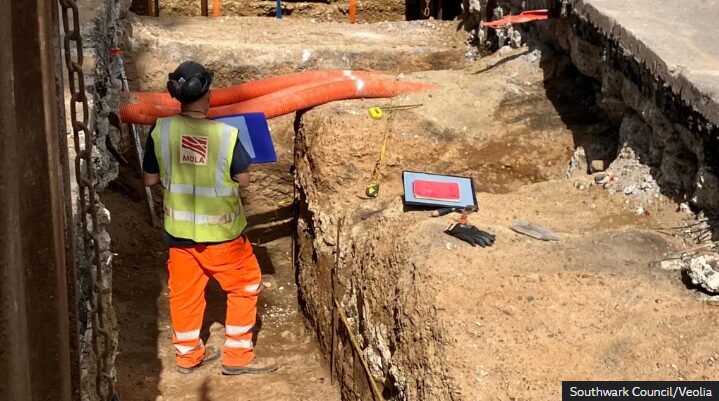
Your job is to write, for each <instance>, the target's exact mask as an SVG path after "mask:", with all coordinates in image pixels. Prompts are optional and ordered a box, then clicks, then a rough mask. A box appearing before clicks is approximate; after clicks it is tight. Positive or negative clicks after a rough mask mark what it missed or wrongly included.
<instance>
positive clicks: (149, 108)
mask: <svg viewBox="0 0 719 401" xmlns="http://www.w3.org/2000/svg"><path fill="white" fill-rule="evenodd" d="M351 79H352V77H351V76H350V77H338V78H330V79H325V80H319V81H311V82H307V83H304V84H300V85H294V86H290V87H289V88H285V89H283V90H280V91H277V92H275V93H279V94H276V95H275V93H268V94H267V95H264V96H272V95H274V98H281V97H282V96H286V95H287V94H290V93H293V92H296V91H298V90H304V89H308V88H314V87H316V86H320V85H323V84H327V83H333V82H339V81H343V80H351ZM225 106H226V105H225ZM218 107H221V106H218ZM179 113H180V104H179V103H176V104H169V105H164V104H151V103H125V104H121V105H120V117H121V118H122V119H123V121H125V119H126V118H127V117H128V116H132V115H141V114H145V115H150V116H157V117H168V116H174V115H175V114H179Z"/></svg>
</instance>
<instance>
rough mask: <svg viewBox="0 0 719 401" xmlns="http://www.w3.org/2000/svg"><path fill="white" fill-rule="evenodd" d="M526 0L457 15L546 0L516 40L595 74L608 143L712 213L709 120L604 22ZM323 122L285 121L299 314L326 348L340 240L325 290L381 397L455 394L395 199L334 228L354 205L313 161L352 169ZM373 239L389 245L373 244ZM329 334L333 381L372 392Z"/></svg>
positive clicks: (349, 394) (312, 117)
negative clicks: (612, 133) (537, 19)
mask: <svg viewBox="0 0 719 401" xmlns="http://www.w3.org/2000/svg"><path fill="white" fill-rule="evenodd" d="M488 3H494V4H488ZM528 3H529V2H524V1H514V0H510V1H499V2H498V4H497V2H486V1H476V2H475V1H469V2H465V6H466V7H465V10H467V12H468V14H465V16H464V18H463V20H462V24H463V25H464V26H465V27H466V28H468V29H475V30H476V31H475V32H476V34H477V37H478V38H479V39H484V38H485V36H484V35H485V34H486V32H485V33H480V32H479V30H477V28H476V27H477V26H478V25H479V24H478V21H479V20H480V19H482V18H484V15H485V13H486V12H487V9H488V7H494V6H495V5H496V6H498V7H501V8H502V9H503V11H504V13H505V14H507V13H512V14H516V13H518V12H520V11H522V10H523V9H533V8H549V9H550V10H551V12H552V13H553V15H555V16H556V17H557V18H555V19H552V20H550V21H546V22H542V23H537V24H534V25H532V26H529V27H527V28H526V29H521V30H520V31H519V34H520V35H521V36H522V42H524V43H527V44H528V45H529V47H530V49H535V48H539V49H541V50H542V53H543V54H545V56H543V57H545V60H546V61H547V63H546V64H547V68H550V66H554V67H556V65H558V64H562V63H558V62H557V61H556V58H562V57H564V58H565V59H566V61H567V62H571V64H573V65H574V66H575V67H576V68H577V70H579V72H580V73H581V74H583V75H585V76H588V77H591V78H592V79H594V80H595V81H596V84H597V86H598V87H599V88H600V90H599V91H598V93H597V103H598V105H599V106H600V107H601V108H602V110H603V111H604V112H605V113H606V114H607V115H608V116H609V119H610V121H611V123H612V124H614V125H615V127H616V128H617V131H618V137H619V138H618V144H619V145H618V147H619V149H617V154H630V155H631V157H632V158H634V159H636V160H637V161H638V162H639V163H641V164H642V165H645V166H648V167H649V169H650V172H651V175H652V177H653V179H654V180H656V182H657V183H658V185H659V189H660V191H661V192H662V193H663V194H664V195H667V196H669V197H670V198H673V199H675V200H676V201H677V203H680V202H686V203H688V204H690V205H691V207H692V208H693V209H694V210H695V211H702V212H704V213H705V214H709V215H715V214H716V212H717V211H718V210H719V196H718V194H719V191H718V190H719V178H717V176H716V173H715V172H716V171H717V170H716V169H717V167H719V166H717V157H716V149H717V144H716V141H717V139H716V138H717V133H718V132H717V127H716V125H714V124H713V123H711V122H710V121H709V120H707V118H706V117H705V116H704V115H703V114H701V113H699V112H698V111H697V108H696V107H695V105H693V104H691V102H688V101H687V99H686V98H683V97H682V96H680V94H679V93H677V92H676V91H675V90H674V89H672V86H671V85H670V84H669V82H667V81H666V80H665V79H663V78H662V77H661V76H660V74H658V73H657V71H655V70H652V69H651V68H652V66H655V65H656V64H655V63H654V64H653V63H651V62H647V59H646V58H643V57H641V55H640V54H637V53H635V52H632V49H628V48H626V47H625V46H623V45H622V44H621V43H619V41H618V40H617V39H616V38H613V37H612V36H611V35H610V32H607V31H606V29H605V28H606V27H605V28H602V27H600V26H598V25H597V24H595V23H594V22H592V20H590V19H588V18H587V17H586V15H585V14H582V13H580V12H578V10H575V9H573V8H572V6H571V4H570V2H567V1H534V2H531V6H530V5H528ZM480 44H484V42H482V41H480ZM550 58H551V59H552V61H551V62H550ZM551 74H552V73H549V75H551ZM698 100H700V99H698ZM326 122H327V120H326V118H325V119H323V118H322V117H320V116H318V115H317V114H316V113H312V112H310V113H308V114H306V115H299V116H298V119H297V121H296V124H295V126H296V149H295V165H296V185H297V187H298V193H299V199H298V203H299V220H298V227H297V232H296V236H297V237H296V239H297V241H296V243H297V248H296V261H297V266H296V267H297V281H298V286H299V289H300V304H301V306H302V308H303V311H304V313H305V315H306V316H307V318H308V321H309V325H310V326H311V327H312V328H313V329H314V330H315V331H316V333H317V336H318V340H319V343H320V345H321V347H322V349H323V352H325V354H327V355H328V356H329V355H330V354H331V348H332V341H331V339H332V308H331V306H330V305H332V273H331V272H332V267H333V265H334V264H335V261H334V259H335V257H336V256H337V255H336V250H335V246H336V244H337V241H340V246H339V249H340V254H339V262H338V264H337V287H336V289H335V294H334V297H335V299H337V300H338V301H339V302H340V303H341V305H342V308H343V309H344V310H345V311H346V312H347V314H348V316H349V320H350V326H351V328H350V330H352V331H353V332H354V334H355V335H356V336H357V337H358V338H359V343H360V347H361V348H362V353H363V354H364V356H365V357H366V359H367V360H368V362H369V364H370V369H371V371H372V376H373V378H374V380H375V381H376V382H377V383H379V384H380V387H381V388H382V390H383V392H384V396H385V397H386V398H387V399H390V400H435V399H436V400H440V399H441V400H459V399H462V398H461V394H459V393H458V392H457V386H456V383H455V382H454V380H453V378H452V377H449V376H448V374H447V372H446V371H445V369H444V366H443V363H442V361H443V357H442V355H443V348H444V341H445V339H443V337H442V330H441V329H438V328H436V327H433V322H435V321H436V319H435V316H436V313H437V312H436V310H434V309H433V307H432V305H431V302H429V303H428V302H427V299H426V298H423V296H422V294H421V291H420V289H422V288H427V287H426V286H427V285H428V282H429V281H430V280H429V278H428V277H426V276H424V275H423V272H422V271H421V270H418V269H417V268H416V267H415V266H414V265H413V262H412V260H411V258H408V256H407V255H403V253H402V248H403V241H402V240H401V239H399V240H398V239H397V238H396V235H397V234H396V233H398V232H401V227H396V226H394V227H393V224H394V223H392V222H393V218H392V216H393V215H394V214H401V213H402V211H401V204H392V203H390V204H387V205H382V207H383V208H384V210H383V211H382V212H378V213H377V215H376V216H372V217H369V218H370V219H374V222H373V225H372V226H371V227H370V226H368V225H367V224H366V223H363V222H362V221H361V220H363V219H362V218H360V219H359V220H358V219H357V218H355V219H354V220H352V219H348V220H347V221H345V222H344V224H342V231H341V234H340V237H339V238H337V234H336V231H335V230H336V228H337V225H339V224H340V220H339V217H340V216H343V215H345V216H346V215H354V216H355V217H356V216H357V212H356V211H355V210H351V211H349V210H344V209H343V206H342V205H337V204H332V202H331V201H329V200H328V198H329V196H328V194H329V193H331V192H332V191H333V190H336V191H341V190H342V189H341V188H339V187H336V183H334V184H333V182H329V181H323V179H322V177H326V176H327V175H328V172H327V171H326V170H325V171H323V169H327V168H332V169H335V170H336V171H343V173H342V174H344V176H341V178H342V179H338V180H339V181H340V182H342V181H343V179H344V180H345V181H348V182H351V181H352V180H353V179H356V178H357V177H355V175H356V174H357V172H356V171H353V169H352V166H351V165H349V164H348V163H347V162H346V161H343V160H341V158H339V157H337V156H334V155H330V154H326V153H323V151H322V149H326V148H327V147H328V146H327V145H326V144H322V143H321V142H323V141H337V142H342V141H343V139H341V138H337V135H338V134H337V133H336V132H335V133H328V132H325V128H323V124H325V123H326ZM355 134H357V133H355ZM356 147H357V148H359V149H354V151H355V154H363V153H362V152H363V151H362V146H361V145H356ZM622 151H625V152H622ZM328 166H329V167H328ZM333 185H334V186H335V187H333ZM368 232H369V234H367V233H368ZM377 244H392V246H391V247H389V248H384V249H383V248H378V247H377ZM337 333H338V334H337V336H338V338H339V341H338V343H339V345H338V346H337V348H336V349H335V350H334V352H335V361H336V367H335V371H334V373H335V374H336V375H337V376H338V377H339V380H340V383H341V385H342V395H343V399H344V400H360V399H371V393H370V389H369V386H368V384H367V381H366V379H365V378H364V373H363V371H362V367H361V364H360V362H359V361H358V358H357V354H356V353H354V352H353V351H352V349H351V347H352V345H351V343H350V341H349V338H348V335H347V330H346V329H345V328H343V327H342V325H341V324H339V328H338V329H337Z"/></svg>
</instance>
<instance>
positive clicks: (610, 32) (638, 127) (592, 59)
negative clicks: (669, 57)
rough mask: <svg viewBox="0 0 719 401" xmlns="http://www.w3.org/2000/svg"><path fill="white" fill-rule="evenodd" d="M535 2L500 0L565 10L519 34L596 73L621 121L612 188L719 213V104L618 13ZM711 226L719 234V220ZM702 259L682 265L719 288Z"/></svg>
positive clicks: (514, 7) (615, 119)
mask: <svg viewBox="0 0 719 401" xmlns="http://www.w3.org/2000/svg"><path fill="white" fill-rule="evenodd" d="M533 3H537V4H532V5H531V6H530V5H529V4H528V2H526V1H519V0H500V1H498V5H499V7H500V8H501V9H502V10H503V12H504V13H505V15H506V14H507V13H511V14H517V13H519V12H521V11H523V10H528V9H533V8H548V9H550V10H551V11H552V12H553V13H554V15H557V16H559V17H560V18H554V19H552V20H550V21H547V22H540V23H536V24H531V25H527V26H523V27H521V28H520V30H521V36H522V38H521V39H520V40H519V41H520V42H522V43H524V44H528V45H529V47H530V48H543V49H546V48H547V46H548V45H549V46H550V47H551V48H552V50H553V51H558V52H560V53H562V54H564V55H566V56H567V57H568V58H569V60H570V61H571V63H572V64H573V65H574V66H575V67H576V68H577V69H578V70H579V72H581V73H582V74H584V75H586V76H589V77H591V78H593V79H595V80H596V81H597V83H598V85H599V87H600V88H601V89H600V93H599V94H598V99H597V103H598V104H599V105H600V107H601V108H602V110H603V111H604V112H605V113H606V114H607V115H608V117H609V119H610V121H611V122H612V123H613V124H615V126H616V130H617V132H618V137H619V141H618V142H619V146H618V149H616V154H617V158H616V159H615V160H614V161H613V162H612V163H611V164H609V166H608V167H607V170H608V171H611V174H612V175H613V176H616V178H617V180H616V182H612V183H609V184H608V185H606V187H607V188H608V190H609V191H616V192H623V193H624V194H625V195H628V196H630V197H631V198H632V199H633V201H634V203H635V204H636V206H637V210H644V208H643V206H646V204H645V203H646V202H647V201H649V200H651V198H652V197H657V196H659V193H661V194H664V195H666V196H668V197H670V198H673V199H675V200H677V202H678V203H680V207H679V209H680V210H681V211H685V212H691V211H693V212H695V213H698V216H699V217H710V218H712V217H715V216H716V215H717V214H719V175H718V174H717V172H719V157H717V149H719V146H717V145H719V139H718V138H719V127H718V126H717V125H716V124H715V123H713V122H712V121H713V120H714V118H715V116H716V114H717V113H719V111H716V110H713V111H712V110H706V107H707V104H706V102H703V101H702V96H701V94H697V93H695V92H696V90H692V88H693V86H692V85H691V84H690V83H687V82H684V81H682V82H678V83H677V82H670V81H671V80H677V79H683V77H678V78H677V77H673V76H669V77H667V76H666V74H664V73H663V72H662V71H660V70H657V68H659V67H658V66H662V65H663V63H662V62H661V60H653V59H652V57H653V53H651V51H650V50H647V49H645V48H644V46H643V45H641V44H639V43H634V42H632V43H630V44H629V45H627V44H623V43H620V42H619V41H618V39H617V38H616V37H618V34H616V32H623V28H622V27H619V26H610V25H611V24H612V23H613V22H612V20H611V18H606V17H603V16H601V15H599V14H598V12H597V11H596V10H594V9H593V8H592V7H587V6H586V5H584V3H582V2H577V3H572V2H569V1H567V0H548V1H539V2H533ZM540 3H545V4H540ZM572 4H578V5H579V7H577V8H576V9H575V8H573V7H572ZM540 6H542V7H540ZM478 14H481V13H475V14H474V15H478ZM470 18H476V17H470ZM477 24H478V22H477ZM615 34H616V35H615ZM622 37H630V38H631V37H632V36H631V35H630V34H624V35H623V36H622ZM510 39H512V38H510ZM514 42H517V40H510V41H509V42H508V43H506V44H508V45H512V44H513V43H514ZM554 56H556V55H554ZM676 87H679V88H681V91H680V92H681V93H679V92H677V90H676V89H673V88H676ZM587 156H588V159H591V155H587ZM591 162H592V160H587V164H591ZM710 229H711V230H712V231H713V238H717V235H718V233H717V231H718V230H717V227H710ZM712 258H713V256H712ZM702 261H703V259H702V260H700V261H696V260H691V259H688V260H685V261H683V262H682V265H683V268H684V270H686V271H687V274H688V275H689V276H690V277H691V279H692V281H693V282H694V284H695V285H697V286H700V287H702V288H703V289H704V290H706V291H708V292H711V293H717V289H716V284H715V283H714V282H713V281H711V276H712V274H719V269H714V268H713V267H711V266H715V264H708V263H704V262H702ZM708 266H709V267H708ZM707 272H709V274H708V273H707ZM712 272H714V273H712Z"/></svg>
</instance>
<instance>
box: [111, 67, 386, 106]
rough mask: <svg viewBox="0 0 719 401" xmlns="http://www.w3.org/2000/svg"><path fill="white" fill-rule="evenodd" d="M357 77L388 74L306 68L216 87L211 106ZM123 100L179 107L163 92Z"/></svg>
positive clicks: (374, 76) (136, 95)
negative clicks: (307, 85) (323, 81)
mask: <svg viewBox="0 0 719 401" xmlns="http://www.w3.org/2000/svg"><path fill="white" fill-rule="evenodd" d="M353 76H354V77H356V78H361V79H369V78H389V77H390V75H388V74H386V73H384V72H372V71H351V70H317V71H303V72H295V73H292V74H286V75H280V76H277V77H271V78H266V79H260V80H258V81H252V82H244V83H241V84H237V85H233V86H230V87H227V88H218V89H213V90H212V91H211V92H210V107H215V106H225V105H228V104H234V103H239V102H242V101H244V100H248V99H253V98H256V97H259V96H263V95H266V94H268V93H273V92H276V91H278V90H282V89H287V88H288V87H291V86H296V85H301V84H305V83H311V82H315V81H322V80H327V79H335V78H350V77H353ZM125 96H126V97H123V103H148V104H155V105H158V106H170V107H180V102H178V101H177V100H175V99H173V98H172V97H171V96H170V94H168V93H163V92H128V93H127V95H125Z"/></svg>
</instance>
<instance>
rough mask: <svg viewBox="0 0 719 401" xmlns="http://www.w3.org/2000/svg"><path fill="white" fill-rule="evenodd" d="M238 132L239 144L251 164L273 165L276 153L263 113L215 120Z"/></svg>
mask: <svg viewBox="0 0 719 401" xmlns="http://www.w3.org/2000/svg"><path fill="white" fill-rule="evenodd" d="M215 120H217V121H221V122H223V123H225V124H229V125H231V126H233V127H235V128H237V129H238V130H239V131H240V143H242V146H244V147H245V150H246V151H247V153H249V155H250V157H251V158H252V163H274V162H276V161H277V153H276V152H275V146H274V144H273V143H272V136H271V135H270V128H269V127H268V126H267V119H266V118H265V114H264V113H247V114H233V115H230V116H221V117H217V118H215Z"/></svg>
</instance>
